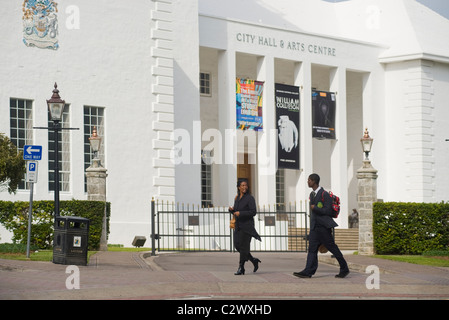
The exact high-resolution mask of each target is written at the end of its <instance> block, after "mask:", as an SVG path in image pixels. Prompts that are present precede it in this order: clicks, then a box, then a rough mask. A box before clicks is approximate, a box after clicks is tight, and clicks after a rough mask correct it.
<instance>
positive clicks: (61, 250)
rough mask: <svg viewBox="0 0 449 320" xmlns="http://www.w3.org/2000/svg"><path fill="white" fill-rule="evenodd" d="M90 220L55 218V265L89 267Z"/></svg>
mask: <svg viewBox="0 0 449 320" xmlns="http://www.w3.org/2000/svg"><path fill="white" fill-rule="evenodd" d="M88 240H89V219H86V218H81V217H65V216H59V217H56V218H55V232H54V238H53V263H57V264H73V265H84V266H85V265H87V247H88Z"/></svg>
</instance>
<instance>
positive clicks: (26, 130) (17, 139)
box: [9, 98, 33, 190]
mask: <svg viewBox="0 0 449 320" xmlns="http://www.w3.org/2000/svg"><path fill="white" fill-rule="evenodd" d="M9 119H10V139H11V141H12V143H14V144H15V146H16V147H17V149H19V150H20V151H23V147H24V146H25V145H27V144H33V101H32V100H24V99H15V98H11V99H9ZM18 189H22V190H25V189H28V186H27V183H26V182H25V177H24V179H23V180H22V181H21V182H20V183H19V186H18Z"/></svg>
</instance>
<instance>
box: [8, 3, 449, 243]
mask: <svg viewBox="0 0 449 320" xmlns="http://www.w3.org/2000/svg"><path fill="white" fill-rule="evenodd" d="M51 2H52V1H33V0H28V1H24V2H23V6H22V3H20V2H17V1H7V2H5V3H4V4H3V8H4V13H5V14H4V16H3V19H2V21H1V22H0V24H1V25H2V30H3V32H2V34H3V36H2V40H1V42H0V52H1V56H2V59H0V70H1V73H0V83H1V86H2V90H1V91H0V131H1V132H4V133H6V134H7V135H8V136H10V137H11V139H12V140H13V141H14V142H15V143H17V144H18V145H19V146H21V147H23V145H25V144H34V145H42V146H43V158H42V160H41V161H40V162H39V182H38V183H37V184H36V185H35V187H34V189H35V195H34V200H43V199H49V200H51V199H53V185H52V180H53V178H54V177H53V175H52V174H51V172H50V173H49V170H50V171H51V170H52V168H53V167H52V163H51V159H52V158H50V159H49V153H52V151H54V145H53V144H51V143H49V142H48V141H49V136H48V132H47V131H46V130H37V129H32V127H33V126H47V124H48V115H47V106H46V99H49V98H50V97H51V94H52V90H53V84H54V83H55V82H57V84H58V89H59V90H60V95H61V97H62V99H64V100H65V101H66V103H67V105H68V106H67V109H66V112H65V118H64V120H65V121H64V124H63V125H64V126H66V127H78V128H80V130H79V131H67V132H65V133H64V134H63V136H62V140H63V142H62V152H61V172H62V174H61V180H62V183H61V184H62V191H61V195H60V196H61V199H62V200H69V199H72V198H75V199H87V194H86V192H85V186H84V179H85V178H84V170H85V168H86V166H88V164H89V161H90V154H89V145H88V140H87V137H89V136H90V134H91V130H92V128H93V126H94V125H95V126H97V127H98V129H99V134H100V135H101V136H102V138H103V144H102V150H101V152H100V154H101V155H102V163H103V165H104V167H106V168H107V170H108V178H107V200H108V201H109V202H111V204H112V215H111V233H110V237H109V243H120V244H124V245H125V246H129V245H131V242H132V239H133V237H134V236H135V235H147V236H148V235H149V234H150V201H151V199H152V198H153V197H154V198H155V199H161V200H169V201H176V202H181V203H182V202H186V203H195V204H197V203H201V201H204V202H205V203H212V204H213V205H215V206H227V205H229V204H230V203H231V202H232V200H233V198H234V194H235V192H236V188H235V184H236V181H237V175H238V174H237V171H239V175H246V176H248V177H249V178H250V187H251V189H252V193H253V195H254V196H255V198H256V201H257V203H258V204H259V205H264V204H265V205H268V204H275V203H276V202H278V203H279V202H282V203H295V202H296V203H300V202H303V201H304V200H306V199H307V197H308V194H309V192H310V190H308V188H307V183H306V181H307V177H308V175H309V174H310V173H313V172H316V173H318V174H320V176H321V178H322V180H321V185H322V186H323V187H324V188H326V189H329V190H332V191H333V192H334V193H336V194H338V195H339V196H340V197H341V199H342V213H341V214H340V217H339V218H338V220H337V223H339V225H340V226H341V227H343V228H346V227H347V217H348V213H349V212H351V211H352V208H356V206H357V179H356V171H357V169H358V168H360V167H361V165H362V160H363V154H362V151H361V146H360V138H361V137H362V135H363V131H364V129H365V128H366V127H367V128H368V130H369V133H370V136H371V137H373V138H374V144H373V150H372V152H371V154H370V160H372V164H373V166H374V167H375V168H376V169H377V170H378V171H379V172H378V174H379V178H378V182H377V183H378V198H379V199H383V200H384V201H404V202H440V201H448V200H449V193H448V190H449V161H448V156H449V142H446V141H445V139H449V132H448V129H447V128H448V127H449V105H448V102H447V101H448V99H447V97H446V95H447V93H448V92H449V42H448V41H447V39H449V21H448V20H447V19H445V18H443V17H442V16H440V15H438V14H437V13H435V12H433V11H431V10H430V9H428V8H427V7H425V6H423V5H421V4H419V3H418V2H416V1H414V0H396V1H387V0H376V1H374V0H364V1H362V0H352V1H347V2H341V3H329V2H324V1H320V0H276V1H273V0H257V1H256V0H246V1H241V0H239V1H237V0H227V1H218V0H133V1H132V2H130V1H120V0H110V1H107V2H103V1H88V0H79V1H76V2H74V3H73V4H72V3H67V2H66V1H64V2H63V1H57V0H56V1H55V2H60V3H58V6H57V8H58V10H57V12H56V10H54V11H52V12H51V10H50V9H45V8H44V7H45V5H48V4H49V3H51ZM30 4H34V5H35V6H34V9H29V10H30V11H28V12H27V11H26V9H27V8H28V7H30V8H31V7H32V6H29V5H30ZM40 5H42V7H41V10H40V11H39V8H40V7H39V6H40ZM36 7H37V9H36ZM42 8H44V9H42ZM24 10H25V11H24ZM33 10H34V13H36V12H37V14H35V15H34V16H33ZM39 15H40V16H39ZM55 16H56V18H57V24H54V21H55ZM33 23H35V26H39V23H41V25H40V27H41V29H42V30H43V28H46V27H48V29H47V30H49V31H53V32H49V33H48V34H47V35H44V34H43V32H44V31H39V30H38V31H37V32H36V35H34V36H33V35H29V34H28V33H27V32H28V31H29V32H31V30H32V26H33ZM56 27H57V28H56ZM27 28H28V29H27ZM51 28H53V29H51ZM37 29H39V28H37ZM50 29H51V30H50ZM56 29H57V33H55V32H54V30H56ZM39 32H41V33H39ZM33 37H34V38H33ZM40 39H41V40H42V39H47V40H48V41H49V42H47V43H45V45H50V46H52V48H38V47H36V46H32V44H33V43H34V44H35V45H36V44H37V45H38V46H39V45H40V44H39V43H42V42H39V41H40ZM51 41H53V42H51ZM26 44H28V45H26ZM30 44H31V45H30ZM236 78H244V79H252V80H258V81H263V82H264V90H263V96H262V98H263V107H262V110H263V111H262V112H263V114H262V117H263V131H258V132H255V131H245V133H246V135H247V137H246V138H244V139H242V137H241V136H242V135H243V133H244V132H243V131H241V130H238V129H236ZM200 79H201V81H200ZM276 83H281V84H287V85H292V86H297V87H299V93H300V118H299V119H300V121H299V144H298V145H299V148H298V149H299V163H300V170H292V169H281V170H279V171H277V170H276V168H277V167H276V163H277V152H276V150H277V141H278V140H277V136H276V135H273V134H272V132H273V130H275V129H276V128H277V127H276V113H275V112H276V111H275V84H276ZM312 89H316V90H322V91H330V92H333V93H335V100H336V114H335V135H336V136H335V139H324V140H323V139H316V138H313V137H312ZM179 137H180V138H179ZM174 138H176V140H174ZM245 139H246V140H247V141H249V143H248V145H246V147H245V144H244V141H246V140H245ZM208 148H209V149H212V151H213V153H212V154H211V155H210V156H211V157H212V159H213V160H214V162H213V163H212V164H210V165H208V166H205V165H203V166H202V165H201V163H202V162H201V151H202V149H203V150H207V149H208ZM174 154H176V155H177V156H178V158H176V159H178V160H177V161H179V159H180V158H181V159H182V160H183V162H182V163H180V164H175V161H174V159H173V155H174ZM51 157H52V156H51ZM239 159H240V160H242V159H247V163H246V164H240V162H241V161H239V164H237V160H239ZM202 170H203V172H202ZM202 174H203V179H202ZM276 176H277V177H278V180H280V181H281V182H280V183H278V185H277V184H276ZM0 199H1V200H23V201H28V199H29V190H27V189H26V185H24V186H22V189H20V190H18V192H17V193H16V194H15V195H10V194H8V192H7V191H5V190H3V191H2V192H0ZM0 232H1V234H0V236H1V239H0V241H2V242H5V241H8V240H9V236H10V235H9V234H8V233H7V232H6V231H5V230H4V229H3V228H0Z"/></svg>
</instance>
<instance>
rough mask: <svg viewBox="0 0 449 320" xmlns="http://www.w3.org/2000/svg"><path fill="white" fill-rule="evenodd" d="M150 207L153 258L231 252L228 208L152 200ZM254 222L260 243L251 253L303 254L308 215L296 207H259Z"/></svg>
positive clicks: (231, 240) (255, 243) (305, 248)
mask: <svg viewBox="0 0 449 320" xmlns="http://www.w3.org/2000/svg"><path fill="white" fill-rule="evenodd" d="M151 207H152V219H153V222H152V242H153V245H152V247H153V254H154V251H155V250H158V251H227V252H229V251H233V250H234V246H233V229H231V228H230V227H229V222H230V219H231V217H232V215H231V214H230V213H229V212H228V208H226V207H212V208H203V207H200V206H195V205H189V204H174V203H169V202H164V201H155V200H153V201H152V206H151ZM254 222H255V227H256V230H257V232H258V233H259V235H260V236H261V239H262V241H257V240H253V241H251V251H291V252H305V251H307V234H308V215H307V213H306V212H305V211H303V212H301V211H297V210H296V206H292V205H290V206H287V208H285V206H283V207H282V208H281V207H280V206H271V207H270V206H268V207H259V208H258V212H257V215H256V217H255V218H254Z"/></svg>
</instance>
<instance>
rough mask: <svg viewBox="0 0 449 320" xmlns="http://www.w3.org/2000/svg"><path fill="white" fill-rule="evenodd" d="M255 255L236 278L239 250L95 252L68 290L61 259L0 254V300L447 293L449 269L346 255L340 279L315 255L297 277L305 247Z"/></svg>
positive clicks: (68, 274)
mask: <svg viewBox="0 0 449 320" xmlns="http://www.w3.org/2000/svg"><path fill="white" fill-rule="evenodd" d="M254 256H256V257H258V258H259V259H260V260H262V263H261V264H260V269H259V271H257V272H256V273H253V272H252V270H251V264H250V263H247V266H246V268H247V272H246V274H245V275H244V276H235V275H234V272H235V271H236V270H237V262H238V254H237V253H230V252H191V253H159V254H158V255H157V256H154V257H152V256H151V255H150V254H149V253H132V252H109V251H108V252H99V253H97V254H95V255H93V256H92V257H91V259H90V263H89V265H88V266H79V267H78V269H79V289H76V287H75V288H73V289H68V287H69V288H70V287H74V286H75V285H76V283H77V282H76V281H75V280H74V279H75V275H76V272H74V271H72V269H70V268H68V266H66V265H58V264H53V263H51V262H34V261H13V260H2V259H0V299H2V300H5V299H50V300H51V299H57V300H61V299H70V300H72V299H157V300H162V299H177V300H180V299H213V300H220V299H228V300H234V299H242V298H243V299H275V300H287V299H351V300H355V299H370V300H372V299H432V300H444V299H446V300H447V299H449V268H438V267H430V266H420V265H414V264H409V263H403V262H394V261H389V260H384V259H377V258H372V257H364V256H358V255H352V254H350V253H345V258H346V259H347V261H348V264H349V267H350V269H351V273H350V274H349V276H348V277H347V278H345V279H338V278H335V277H334V276H335V274H337V273H338V266H336V265H335V263H336V261H335V259H334V258H331V257H330V256H329V255H321V254H320V256H319V259H320V264H319V267H318V271H317V273H316V274H315V276H313V277H312V278H310V279H300V278H297V277H295V276H293V275H292V273H293V271H300V270H302V269H303V268H304V266H305V259H306V254H305V253H268V252H261V253H255V254H254ZM368 266H375V267H370V268H371V269H370V268H368V270H367V267H368ZM370 270H375V271H376V273H372V271H370ZM377 271H378V273H377ZM376 284H378V287H377V288H376Z"/></svg>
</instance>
